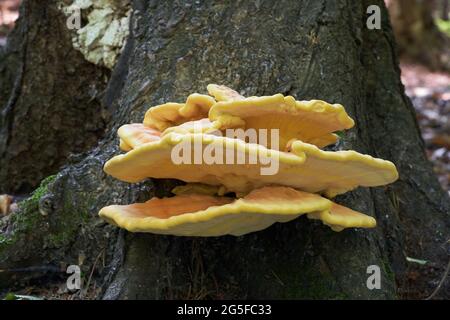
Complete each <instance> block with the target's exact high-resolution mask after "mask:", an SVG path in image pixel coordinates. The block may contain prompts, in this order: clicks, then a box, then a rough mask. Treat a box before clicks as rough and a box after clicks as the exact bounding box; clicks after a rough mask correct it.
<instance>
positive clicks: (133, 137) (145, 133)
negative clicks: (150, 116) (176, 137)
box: [117, 123, 161, 151]
mask: <svg viewBox="0 0 450 320" xmlns="http://www.w3.org/2000/svg"><path fill="white" fill-rule="evenodd" d="M117 134H118V135H119V138H120V149H122V150H123V151H130V150H132V149H134V148H135V147H137V146H140V145H143V144H146V143H149V142H152V141H157V140H159V139H161V132H160V131H159V130H156V129H154V128H150V127H147V126H145V125H143V124H142V123H132V124H126V125H123V126H121V127H120V128H119V130H117Z"/></svg>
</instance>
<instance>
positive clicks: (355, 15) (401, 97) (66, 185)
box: [0, 0, 450, 299]
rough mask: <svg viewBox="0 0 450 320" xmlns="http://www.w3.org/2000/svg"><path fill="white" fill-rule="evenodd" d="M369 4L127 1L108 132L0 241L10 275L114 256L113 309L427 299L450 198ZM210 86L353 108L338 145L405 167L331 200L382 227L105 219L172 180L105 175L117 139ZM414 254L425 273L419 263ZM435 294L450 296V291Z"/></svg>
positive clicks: (101, 278) (390, 44)
mask: <svg viewBox="0 0 450 320" xmlns="http://www.w3.org/2000/svg"><path fill="white" fill-rule="evenodd" d="M369 2H370V3H369ZM373 2H374V1H345V0H340V1H325V0H320V1H318V0H314V1H309V0H303V1H298V0H297V1H288V0H286V1H278V2H273V1H258V2H253V1H225V2H213V1H205V2H197V1H196V2H191V1H187V2H186V1H161V2H152V1H143V0H135V1H133V14H132V19H131V24H130V26H131V33H130V36H129V38H128V41H127V44H126V47H125V50H124V52H123V53H122V56H121V58H120V60H119V62H118V64H117V65H116V67H115V70H114V72H113V74H112V77H111V79H110V81H109V83H108V88H107V91H106V94H105V100H104V102H105V106H104V107H105V108H107V109H108V110H111V112H112V113H113V114H112V117H111V122H110V123H109V129H108V131H107V134H106V136H105V137H104V139H102V140H101V142H100V143H99V145H98V146H97V147H95V148H94V149H93V150H91V152H90V153H89V154H88V155H87V156H85V157H84V158H83V159H81V160H80V161H79V162H78V163H75V164H71V165H69V166H67V167H66V168H65V169H64V170H62V171H61V172H60V173H59V174H58V175H57V177H56V179H54V180H53V181H52V182H48V181H46V183H45V184H44V185H42V186H41V188H40V189H39V192H38V193H37V194H35V196H34V198H32V199H29V200H27V201H28V202H26V206H23V209H21V211H20V212H18V213H17V214H15V215H14V217H13V218H11V221H10V222H9V223H8V225H7V228H6V229H5V230H6V231H4V237H5V240H4V241H3V244H2V242H1V241H0V267H1V268H3V269H8V270H10V271H9V273H8V272H7V273H3V275H5V274H8V276H11V275H16V274H15V271H14V270H13V269H14V268H18V267H24V266H27V265H28V266H30V265H35V264H38V263H40V264H43V263H45V264H61V263H66V264H76V263H77V261H78V257H79V255H80V252H83V255H84V256H85V257H86V259H85V262H84V266H85V267H86V268H87V270H90V269H91V268H92V266H93V265H94V264H95V260H96V258H97V257H99V256H101V255H103V254H104V255H105V261H106V267H98V266H97V267H96V269H95V271H96V272H95V273H94V275H95V279H96V281H98V282H99V283H102V284H103V287H104V288H105V290H104V291H103V292H102V293H101V294H100V295H99V297H103V298H105V299H117V298H139V299H144V298H154V299H163V298H373V299H394V298H424V297H427V296H428V295H429V294H431V292H432V291H433V290H434V289H435V287H436V286H437V284H438V282H439V280H440V279H441V278H442V275H443V273H444V269H445V267H446V265H447V262H448V257H449V249H448V246H447V245H448V243H447V241H448V239H449V238H450V223H449V219H448V218H449V212H450V201H449V199H448V196H447V195H446V193H445V192H444V191H443V190H442V189H441V188H440V186H439V184H438V182H437V180H436V178H435V177H434V175H433V174H432V169H431V166H430V164H429V163H428V161H427V159H426V156H425V153H424V151H423V142H422V140H421V138H420V132H419V129H418V127H417V124H416V120H415V115H414V111H413V108H412V106H411V103H410V101H409V100H408V99H407V98H406V96H405V94H404V88H403V86H402V84H401V82H400V77H399V73H400V71H399V68H398V61H397V57H396V54H395V49H394V48H395V46H394V38H393V34H392V31H391V27H390V24H389V20H388V15H387V11H386V8H385V6H384V3H383V1H375V3H376V4H377V5H379V6H380V7H381V8H382V18H383V21H382V29H381V30H369V29H367V28H366V23H365V19H366V13H365V12H366V8H367V6H369V5H370V4H373ZM208 83H220V84H225V85H229V86H231V87H233V88H236V89H238V90H240V91H241V92H242V93H244V94H246V95H267V94H273V93H275V92H281V93H284V94H291V95H293V96H295V97H296V98H298V99H324V100H327V101H329V102H332V103H342V104H343V105H345V106H346V109H347V110H348V112H349V114H350V115H351V116H352V117H353V118H354V119H355V121H356V123H357V126H356V128H355V129H352V130H350V131H349V132H348V133H347V134H346V136H345V138H344V139H343V140H344V141H343V143H342V144H341V145H340V148H344V149H355V150H357V151H359V152H363V153H368V154H371V155H373V156H377V157H380V158H384V159H388V160H391V161H393V162H394V163H395V164H396V165H397V168H398V170H399V172H400V179H399V181H398V182H396V183H395V184H393V185H390V186H386V187H382V188H372V189H367V188H365V189H357V190H355V191H353V192H351V193H348V194H346V195H344V196H340V197H338V198H337V201H338V202H340V203H343V204H345V205H348V206H349V207H352V208H354V209H357V210H360V211H362V212H365V213H368V214H370V215H373V216H375V217H376V218H377V220H378V227H377V228H376V229H374V230H347V231H344V232H342V233H334V232H332V231H331V230H329V229H328V228H327V227H324V226H322V225H321V224H320V223H318V222H314V221H309V220H307V219H306V218H300V219H297V220H295V221H293V222H291V223H286V224H276V225H274V226H272V227H270V228H268V229H266V230H264V231H261V232H257V233H253V234H249V235H246V236H242V237H231V236H226V237H217V238H190V237H173V236H157V235H151V234H131V233H127V232H125V231H120V232H119V231H118V230H117V229H116V228H114V227H112V226H109V225H106V224H105V223H102V222H101V221H100V220H99V218H98V216H97V212H98V210H99V209H100V208H101V207H103V206H105V205H108V204H111V203H118V204H127V203H131V202H135V201H143V200H144V199H147V198H149V197H150V196H153V195H157V196H163V195H169V190H170V189H171V186H173V185H174V184H176V183H177V182H176V181H172V180H152V179H150V180H148V181H146V182H143V183H140V184H135V185H130V184H126V183H122V182H120V181H117V180H114V179H112V178H111V177H108V176H106V175H105V174H104V173H103V171H102V166H103V164H104V162H105V161H106V160H108V159H109V158H111V157H112V156H114V155H115V154H117V153H119V150H118V139H117V137H116V129H117V128H118V127H119V126H120V125H122V124H124V123H130V122H133V121H135V122H137V121H141V120H142V117H143V114H144V112H145V111H146V110H147V108H148V107H149V106H152V105H156V104H159V103H161V102H163V101H181V100H182V99H183V98H184V97H186V96H187V95H188V94H189V93H191V92H204V91H205V88H206V85H207V84H208ZM39 211H40V212H44V213H45V214H46V215H40V214H39V213H36V212H39ZM30 221H32V223H33V226H34V227H33V230H32V231H31V230H30V228H28V227H27V226H26V223H27V222H28V223H29V222H30ZM24 225H25V226H24ZM20 245H22V246H23V249H22V250H20V251H19V252H18V251H17V248H18V246H20ZM407 256H408V257H413V258H420V259H424V260H427V261H429V262H428V264H426V265H425V266H420V265H415V264H411V263H408V262H407V260H406V257H407ZM370 265H378V266H379V267H380V268H381V273H382V280H381V283H382V286H381V289H379V290H369V289H368V288H367V286H366V281H367V277H368V276H369V275H368V274H367V273H366V270H367V267H368V266H370ZM0 277H2V275H1V274H0ZM8 279H10V278H8ZM6 280H7V279H5V277H3V279H2V278H0V284H1V283H2V281H3V283H4V284H5V283H6V282H8V281H6ZM9 285H10V284H9ZM436 297H447V298H448V297H450V292H449V285H448V283H447V284H444V285H443V286H442V288H441V290H440V291H439V293H438V294H437V295H436Z"/></svg>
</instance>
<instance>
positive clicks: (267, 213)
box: [100, 84, 398, 236]
mask: <svg viewBox="0 0 450 320" xmlns="http://www.w3.org/2000/svg"><path fill="white" fill-rule="evenodd" d="M207 90H208V93H209V95H203V94H198V93H193V94H191V95H189V96H188V98H187V99H186V102H185V103H172V102H171V103H166V104H162V105H159V106H156V107H153V108H150V109H149V110H148V111H147V113H146V114H145V118H144V121H143V123H137V124H136V123H135V124H128V125H124V126H122V127H121V128H120V129H119V130H118V135H119V138H120V148H121V149H122V150H123V151H125V152H126V153H125V154H122V155H117V156H115V157H113V158H112V159H110V160H109V161H107V162H106V164H105V166H104V171H105V172H106V173H107V174H109V175H111V176H113V177H115V178H117V179H119V180H122V181H125V182H130V183H136V182H140V181H143V180H145V179H147V178H173V179H178V180H182V181H184V182H186V183H187V184H186V185H183V186H178V187H176V188H175V189H174V190H172V193H173V194H175V196H173V197H169V198H162V199H159V198H152V199H150V200H148V201H147V202H144V203H135V204H130V205H111V206H107V207H105V208H103V209H102V210H101V211H100V216H101V217H102V218H104V219H105V220H107V221H108V222H110V223H112V224H115V225H117V226H119V227H122V228H125V229H127V230H129V231H131V232H151V233H156V234H171V235H179V236H221V235H236V236H239V235H244V234H247V233H250V232H255V231H259V230H263V229H265V228H267V227H269V226H270V225H272V224H273V223H275V222H288V221H291V220H293V219H295V218H297V217H299V216H301V215H307V217H308V218H310V219H318V220H321V221H322V222H323V223H324V224H325V225H328V226H330V227H331V228H332V230H334V231H341V230H343V229H345V228H357V227H359V228H373V227H375V226H376V221H375V219H374V218H372V217H370V216H367V215H365V214H362V213H360V212H357V211H354V210H351V209H349V208H346V207H343V206H341V205H339V204H336V203H334V202H332V201H331V200H329V199H328V198H333V197H334V196H336V195H339V194H343V193H345V192H348V191H351V190H353V189H355V188H357V187H376V186H382V185H386V184H389V183H392V182H394V181H395V180H397V178H398V173H397V170H396V168H395V165H394V164H393V163H391V162H389V161H386V160H382V159H377V158H373V157H371V156H369V155H364V154H360V153H358V152H356V151H353V150H349V151H324V150H321V148H322V147H324V146H328V145H329V144H334V143H335V142H336V141H337V140H338V137H337V135H336V134H335V132H336V131H341V130H346V129H350V128H351V127H353V125H354V121H353V119H351V118H350V117H349V116H348V114H347V113H346V111H345V109H344V107H343V106H342V105H339V104H329V103H327V102H325V101H321V100H312V101H297V100H295V99H294V98H293V97H291V96H283V95H282V94H276V95H273V96H263V97H244V96H242V95H241V94H239V93H238V92H236V91H234V90H232V89H230V88H228V87H225V86H221V85H215V84H210V85H208V87H207ZM234 129H239V130H242V131H245V130H250V129H252V130H255V131H256V132H258V131H264V132H266V133H267V132H268V131H271V130H273V129H277V132H278V133H279V135H274V136H272V135H271V134H269V136H270V137H268V136H266V137H265V138H264V139H262V138H260V137H258V139H257V141H249V140H248V139H247V138H248V137H246V136H244V137H242V136H240V135H236V134H234V135H231V136H229V135H228V134H225V133H228V130H234ZM224 134H225V136H224Z"/></svg>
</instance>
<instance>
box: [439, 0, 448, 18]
mask: <svg viewBox="0 0 450 320" xmlns="http://www.w3.org/2000/svg"><path fill="white" fill-rule="evenodd" d="M449 11H450V1H449V0H442V9H441V19H442V20H444V21H448V20H449Z"/></svg>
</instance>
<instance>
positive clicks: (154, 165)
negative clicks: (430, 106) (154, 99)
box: [104, 133, 397, 196]
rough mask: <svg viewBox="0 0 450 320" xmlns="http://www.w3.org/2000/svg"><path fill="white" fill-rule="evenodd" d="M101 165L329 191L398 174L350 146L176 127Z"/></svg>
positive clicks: (130, 174)
mask: <svg viewBox="0 0 450 320" xmlns="http://www.w3.org/2000/svg"><path fill="white" fill-rule="evenodd" d="M104 170H105V172H106V173H108V174H109V175H111V176H113V177H115V178H117V179H119V180H122V181H125V182H132V183H134V182H139V181H142V180H144V179H146V178H175V179H179V180H182V181H185V182H201V183H205V184H209V185H215V186H220V185H223V186H225V188H226V189H227V190H229V191H233V192H239V193H246V192H249V191H251V190H253V189H256V188H259V187H262V186H266V185H272V184H277V185H283V186H289V187H293V188H296V189H299V190H304V191H307V192H314V193H325V194H327V195H328V196H335V195H337V194H341V193H345V192H347V191H350V190H353V189H354V188H356V187H358V186H364V187H375V186H380V185H385V184H388V183H391V182H393V181H395V180H396V179H397V171H396V169H395V166H394V165H393V164H392V163H391V162H389V161H385V160H381V159H375V158H373V157H371V156H369V155H363V154H360V153H357V152H355V151H338V152H331V151H323V150H320V149H319V148H317V147H316V146H314V145H310V144H307V143H303V142H301V141H295V142H294V143H293V144H292V152H290V153H289V152H282V151H277V150H272V149H267V148H265V147H264V146H262V145H258V144H250V143H246V142H245V141H242V140H238V139H231V138H228V137H219V136H214V135H203V134H184V135H181V134H177V133H170V134H167V135H165V136H163V137H162V138H161V140H158V141H154V142H150V143H146V144H144V145H141V146H139V147H137V148H135V149H133V150H131V151H129V152H128V153H126V154H124V155H118V156H115V157H113V158H112V159H111V160H109V161H108V162H107V163H106V164H105V168H104Z"/></svg>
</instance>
